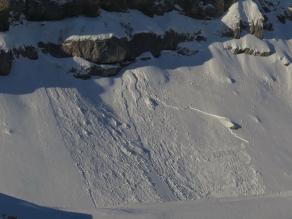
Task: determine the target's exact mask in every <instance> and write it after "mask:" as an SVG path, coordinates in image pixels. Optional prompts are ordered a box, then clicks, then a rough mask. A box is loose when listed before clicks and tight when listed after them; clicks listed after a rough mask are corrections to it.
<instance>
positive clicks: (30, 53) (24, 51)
mask: <svg viewBox="0 0 292 219" xmlns="http://www.w3.org/2000/svg"><path fill="white" fill-rule="evenodd" d="M13 55H14V57H16V58H20V57H23V58H28V59H31V60H36V59H38V52H37V50H36V48H35V47H33V46H23V47H19V48H14V49H13Z"/></svg>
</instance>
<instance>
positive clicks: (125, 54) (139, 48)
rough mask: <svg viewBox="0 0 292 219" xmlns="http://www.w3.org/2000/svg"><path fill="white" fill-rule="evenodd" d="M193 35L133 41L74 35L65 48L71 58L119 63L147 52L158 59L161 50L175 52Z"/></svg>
mask: <svg viewBox="0 0 292 219" xmlns="http://www.w3.org/2000/svg"><path fill="white" fill-rule="evenodd" d="M193 39H194V36H192V35H186V34H179V33H176V32H174V31H168V32H166V33H165V34H164V35H162V36H161V35H157V34H155V33H152V32H149V33H137V34H134V35H133V36H132V38H131V39H127V38H117V37H115V36H113V35H111V34H102V35H96V36H91V35H89V36H71V37H69V38H68V39H67V40H65V42H64V43H63V46H62V49H63V51H64V52H65V53H66V54H68V55H69V56H72V57H74V56H76V57H81V58H84V59H86V60H88V61H91V62H93V63H96V64H117V63H124V62H127V61H131V60H134V59H135V58H136V57H138V56H140V55H141V54H143V53H145V52H151V53H152V54H153V56H156V57H157V56H159V55H160V53H161V51H162V50H175V49H176V48H177V45H178V44H179V43H181V42H185V41H190V40H193Z"/></svg>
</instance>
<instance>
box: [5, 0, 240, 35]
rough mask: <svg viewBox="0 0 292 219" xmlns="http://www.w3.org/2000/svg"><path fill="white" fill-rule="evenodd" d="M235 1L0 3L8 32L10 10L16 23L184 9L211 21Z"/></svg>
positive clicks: (50, 0)
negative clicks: (134, 10) (104, 13)
mask: <svg viewBox="0 0 292 219" xmlns="http://www.w3.org/2000/svg"><path fill="white" fill-rule="evenodd" d="M234 1H235V0H119V1H116V0H62V1H57V0H0V21H1V22H0V31H5V30H7V28H8V26H9V23H8V17H9V11H11V15H10V16H12V17H13V19H12V20H17V19H19V18H20V15H21V14H23V15H25V17H26V19H28V20H33V21H43V20H60V19H63V18H65V17H72V16H78V15H85V16H98V15H99V10H100V9H105V10H109V11H122V12H123V11H126V10H128V9H136V10H140V11H141V12H143V13H144V14H146V15H149V16H153V15H162V14H164V13H165V12H168V11H171V10H178V7H179V8H180V9H181V12H182V13H183V14H185V15H187V16H191V17H194V18H199V19H209V18H211V17H216V16H221V15H222V14H223V13H224V11H226V10H227V9H228V7H229V6H230V4H231V2H234Z"/></svg>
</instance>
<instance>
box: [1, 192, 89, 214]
mask: <svg viewBox="0 0 292 219" xmlns="http://www.w3.org/2000/svg"><path fill="white" fill-rule="evenodd" d="M4 215H5V216H6V217H8V216H10V217H12V216H13V217H16V218H17V219H92V216H91V215H88V214H82V213H75V212H67V211H63V210H58V209H53V208H47V207H43V206H39V205H36V204H33V203H30V202H27V201H24V200H21V199H17V198H14V197H11V196H8V195H4V194H1V193H0V218H1V217H2V216H4Z"/></svg>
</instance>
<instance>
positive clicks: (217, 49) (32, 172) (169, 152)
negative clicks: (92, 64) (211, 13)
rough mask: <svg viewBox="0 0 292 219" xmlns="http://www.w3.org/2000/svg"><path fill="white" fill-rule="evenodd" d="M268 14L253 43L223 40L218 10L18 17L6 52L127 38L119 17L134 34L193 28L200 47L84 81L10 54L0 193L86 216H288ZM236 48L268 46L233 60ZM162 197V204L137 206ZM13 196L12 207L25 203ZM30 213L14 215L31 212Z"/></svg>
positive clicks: (284, 81)
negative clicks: (200, 16)
mask: <svg viewBox="0 0 292 219" xmlns="http://www.w3.org/2000/svg"><path fill="white" fill-rule="evenodd" d="M282 3H285V1H283V2H282ZM254 4H255V3H251V2H250V1H248V3H246V7H245V8H249V7H253V8H254V7H256V5H254ZM233 7H237V6H236V5H235V6H233ZM231 9H232V8H231ZM256 9H257V10H258V8H256ZM247 11H249V12H250V10H247ZM227 15H228V13H227ZM251 15H252V16H255V17H256V18H259V17H258V15H256V14H253V13H251ZM270 16H271V18H270V20H271V21H272V22H273V25H274V31H273V32H265V33H264V36H263V37H264V38H263V39H258V38H256V37H254V36H251V35H249V34H246V35H245V36H244V37H242V38H240V39H236V40H235V39H230V38H225V37H221V34H220V33H219V32H218V31H220V24H222V20H221V19H217V20H212V21H196V20H193V19H191V18H187V17H184V16H182V15H179V14H178V13H177V12H171V13H168V14H166V15H164V16H156V17H154V18H149V17H146V16H144V15H142V14H140V13H138V12H136V11H131V12H129V13H112V14H111V13H109V12H102V15H101V17H99V18H97V19H93V18H83V17H78V18H70V19H66V20H65V21H56V22H46V23H42V24H41V23H38V22H28V23H25V24H23V25H18V26H15V27H13V28H11V30H10V31H9V32H6V33H1V40H0V42H1V43H0V45H2V44H3V46H5V47H6V48H12V47H15V46H19V45H36V44H37V42H38V41H50V42H58V41H59V40H60V38H62V40H64V39H66V38H68V37H70V36H72V35H80V36H84V35H95V37H96V35H98V34H110V33H113V34H115V35H117V36H127V34H126V33H125V30H124V29H122V28H121V25H120V19H121V20H123V21H125V22H126V21H127V22H129V23H131V25H132V26H133V27H134V31H137V32H143V31H146V30H147V31H149V30H151V31H153V32H158V33H162V32H163V31H165V30H168V29H175V30H176V31H178V32H184V33H194V32H197V31H199V30H201V31H202V34H203V35H204V36H206V37H207V41H206V42H204V41H202V42H197V41H194V42H189V43H184V44H182V45H181V47H187V48H190V49H193V50H196V51H197V52H196V53H193V54H191V55H190V56H183V55H181V54H178V53H177V52H176V51H164V52H162V55H161V56H160V57H158V58H154V57H152V56H151V55H149V54H144V55H143V56H147V57H148V56H150V57H151V59H149V60H148V59H147V60H145V59H137V61H136V62H135V63H132V64H131V65H129V66H127V67H126V68H125V69H123V70H122V71H121V72H120V73H119V74H118V75H117V76H115V77H111V78H97V77H96V78H92V79H90V80H79V79H76V78H74V77H73V76H72V74H68V72H69V71H70V69H71V68H72V66H76V65H77V64H78V63H76V60H79V59H76V58H75V59H74V58H63V59H57V58H53V57H51V56H50V55H46V54H42V53H39V59H38V60H28V59H26V58H20V59H16V60H15V61H14V63H13V68H12V72H11V74H10V75H9V76H7V77H1V78H0V103H1V104H0V174H1V183H0V193H1V194H5V195H9V196H12V197H17V198H20V199H23V200H26V201H28V202H33V203H36V204H38V205H40V206H51V207H56V208H59V209H73V210H70V211H74V212H83V213H85V214H87V215H92V217H93V218H193V215H197V216H198V218H204V217H205V218H235V217H236V218H240V217H241V218H274V217H275V216H277V217H278V218H289V217H291V216H292V212H291V209H290V207H291V202H292V200H291V191H292V168H291V167H292V159H291V156H292V147H291V145H292V136H291V130H292V99H291V95H292V79H291V77H292V76H291V73H292V67H291V66H292V65H291V64H290V62H291V61H292V52H291V51H292V28H291V25H292V24H291V21H290V22H287V23H286V24H281V23H280V22H279V21H277V20H276V19H273V16H272V15H270ZM138 18H139V19H138ZM140 18H141V19H142V20H143V22H141V23H139V22H138V20H141V19H140ZM222 19H227V17H226V15H225V16H224V17H223V18H222ZM251 19H252V20H253V21H254V19H253V18H251ZM259 19H260V18H259ZM105 20H106V21H107V24H106V25H105V24H104V22H105ZM228 21H230V20H229V19H228ZM248 21H249V20H248ZM84 23H86V25H84ZM182 23H183V24H185V25H181V24H182ZM103 25H104V27H101V26H103ZM45 31H47V32H45ZM20 33H23V37H21V38H18V37H17V36H18V35H19V34H20ZM97 37H98V36H97ZM228 48H229V49H228ZM230 48H231V50H230ZM236 48H239V49H243V50H244V49H246V48H248V49H252V50H253V51H258V53H257V52H256V55H257V54H260V53H261V52H268V53H270V54H269V55H268V56H261V55H257V56H255V54H254V53H248V54H246V53H242V54H238V55H236V54H233V53H232V50H234V49H236ZM4 200H5V199H4ZM190 200H196V201H190ZM1 201H2V200H1V197H0V203H1ZM180 201H185V202H180ZM187 201H190V202H187ZM158 202H171V203H167V204H150V205H145V203H158ZM4 203H5V201H4ZM9 203H12V202H9ZM15 203H17V208H19V209H21V211H19V212H24V211H26V207H23V206H31V204H25V203H22V202H19V201H17V202H15ZM135 203H139V204H141V203H143V204H144V205H142V206H140V205H133V204H135ZM13 205H14V204H11V205H10V208H11V206H13ZM128 205H129V206H128ZM3 206H4V207H1V205H0V212H1V211H4V213H5V211H7V209H9V208H8V207H5V205H3ZM119 206H128V207H123V208H119ZM103 207H115V209H100V208H103ZM35 208H36V209H37V208H40V211H39V212H47V210H45V211H43V210H42V208H41V207H39V206H37V207H35ZM11 209H12V208H11ZM23 209H24V210H23ZM74 209H75V210H74ZM80 209H81V210H80ZM82 209H83V210H82ZM209 209H213V210H212V211H210V210H209ZM30 211H31V208H29V207H28V208H27V212H26V213H27V215H26V214H22V213H20V214H17V213H15V214H16V215H17V216H19V218H26V217H27V218H31V217H32V216H31V215H30V214H29V212H30ZM32 212H33V211H32ZM39 212H37V213H36V214H35V215H37V214H38V215H39V214H40V213H39ZM238 212H240V213H238ZM263 212H264V213H263ZM6 214H14V213H13V210H9V212H7V213H6ZM32 215H33V214H32ZM58 215H59V216H58V217H57V216H56V218H61V217H62V213H60V212H59V213H58ZM65 216H66V215H65ZM65 216H64V217H65ZM34 217H36V216H34ZM45 217H48V218H49V216H45ZM65 218H66V217H65ZM76 218H82V215H79V216H78V215H77V216H76ZM83 218H84V217H83Z"/></svg>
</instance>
